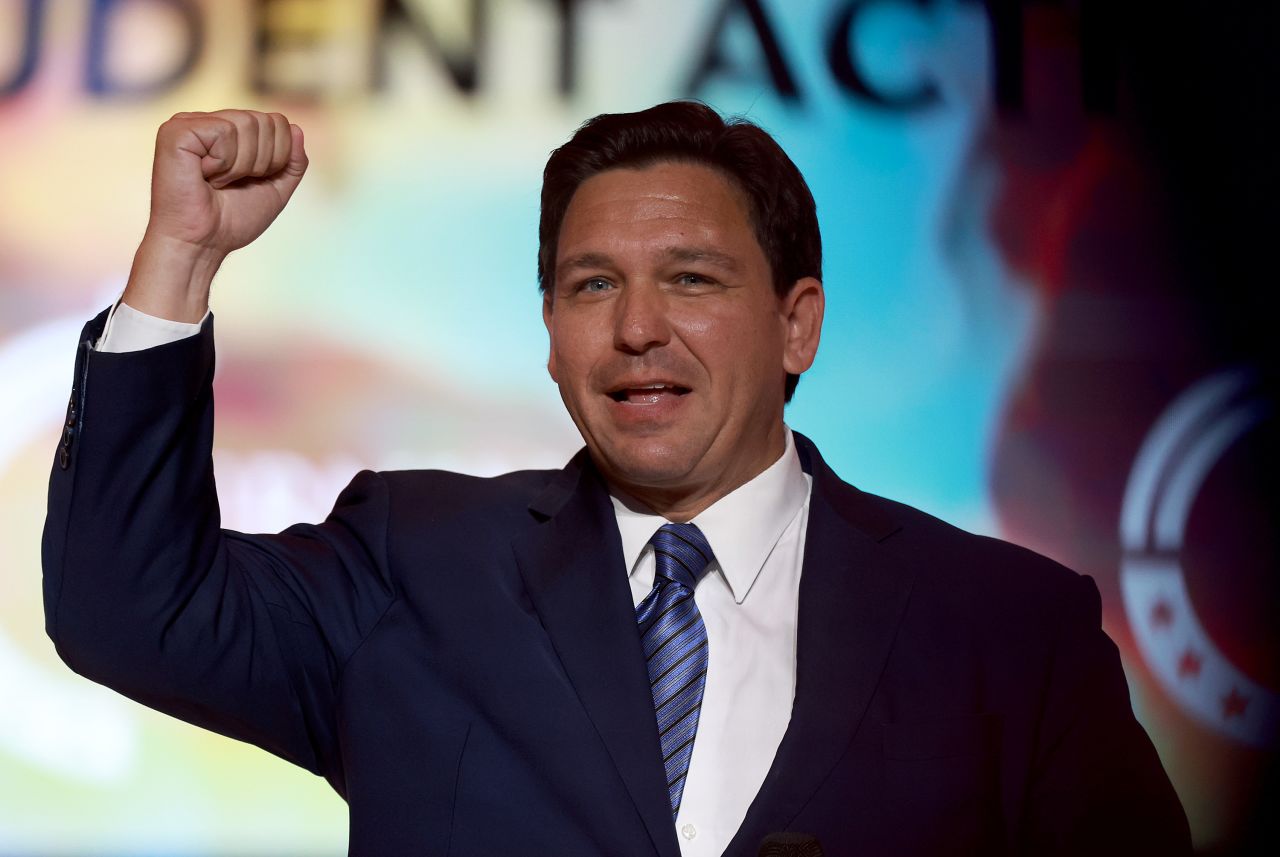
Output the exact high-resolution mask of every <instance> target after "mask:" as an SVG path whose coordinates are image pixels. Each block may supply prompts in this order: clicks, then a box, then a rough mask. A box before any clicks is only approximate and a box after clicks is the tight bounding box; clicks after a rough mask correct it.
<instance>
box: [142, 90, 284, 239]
mask: <svg viewBox="0 0 1280 857" xmlns="http://www.w3.org/2000/svg"><path fill="white" fill-rule="evenodd" d="M306 169H307V155H306V152H305V151H304V150H303V145H302V129H301V128H299V127H298V126H296V125H290V124H289V120H287V119H285V118H284V116H281V115H280V114H279V113H259V112H256V111H253V110H219V111H217V112H216V113H178V114H176V115H175V116H174V117H173V118H172V119H170V120H169V121H168V122H165V123H164V124H163V125H161V126H160V131H159V133H158V134H157V135H156V153H155V163H154V167H153V171H152V175H151V220H150V222H149V223H148V225H147V234H148V237H161V236H162V237H164V238H168V239H172V240H174V241H179V242H183V243H187V244H190V245H192V246H193V247H196V248H200V249H201V250H204V251H208V252H212V253H215V254H218V255H220V256H225V255H226V254H227V253H230V252H231V251H232V250H238V249H239V248H241V247H243V246H245V245H246V244H248V243H250V242H251V241H253V240H254V239H255V238H257V237H258V236H259V235H261V234H262V233H263V231H264V230H265V229H266V228H267V227H268V226H270V225H271V222H272V221H273V220H275V218H276V215H278V214H279V213H280V211H281V210H282V209H283V208H284V206H285V204H286V203H287V202H288V201H289V197H290V196H292V195H293V191H294V190H295V189H296V188H297V187H298V182H300V181H301V180H302V174H303V173H304V172H305V171H306Z"/></svg>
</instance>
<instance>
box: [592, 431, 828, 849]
mask: <svg viewBox="0 0 1280 857" xmlns="http://www.w3.org/2000/svg"><path fill="white" fill-rule="evenodd" d="M786 438H787V446H786V449H785V450H784V451H783V453H782V457H781V458H779V459H778V460H777V461H776V462H774V463H773V464H772V465H771V466H770V467H769V468H768V469H767V470H765V471H764V472H763V473H761V474H760V475H759V476H757V477H756V478H755V479H752V480H751V481H750V482H748V483H746V484H745V485H743V486H741V487H739V488H738V489H737V490H735V491H734V492H733V493H731V494H728V495H726V496H724V497H722V498H720V499H719V500H718V501H716V503H714V504H713V505H712V506H711V507H710V508H708V509H706V510H704V511H703V512H702V513H701V514H700V515H698V516H697V517H696V518H694V519H693V523H695V524H697V525H698V529H700V530H702V534H703V535H704V536H706V537H707V543H708V544H709V545H711V550H712V552H713V553H714V554H715V557H716V558H715V562H713V563H712V564H711V567H710V569H709V570H708V572H707V574H706V575H705V576H704V577H703V578H702V580H700V581H698V588H697V590H696V591H695V592H694V600H695V601H696V602H697V604H698V612H700V613H701V614H702V621H703V622H704V623H705V624H706V626H707V685H706V689H705V691H704V692H703V697H702V710H701V711H700V712H699V714H698V732H697V737H695V738H694V741H693V758H692V759H691V760H690V762H689V775H688V778H687V779H686V780H685V785H684V795H683V797H682V798H681V801H680V814H679V816H678V817H677V818H676V835H677V837H678V838H679V840H680V853H681V855H683V857H718V855H719V854H720V853H721V852H722V851H724V849H725V846H727V845H728V844H729V841H730V840H731V839H733V835H734V834H735V833H737V831H738V827H739V826H740V825H741V824H742V819H743V818H744V817H745V816H746V814H747V808H748V807H749V806H750V805H751V801H752V800H753V799H754V798H755V796H756V792H758V791H759V790H760V784H761V783H763V782H764V777H765V774H767V773H768V772H769V766H770V765H771V764H773V757H774V755H775V754H776V753H777V751H778V744H779V743H781V741H782V734H783V733H784V732H786V730H787V724H788V723H789V722H790V721H791V703H792V701H793V700H794V698H795V688H796V619H797V613H798V608H799V594H800V566H801V563H802V561H803V558H804V536H805V525H806V524H807V523H808V520H809V493H810V490H811V487H812V480H811V479H810V477H809V476H808V474H806V473H805V472H804V471H803V470H801V468H800V458H799V456H797V455H796V450H795V442H794V441H793V440H792V439H791V431H790V429H788V430H787V432H786ZM613 509H614V513H615V514H616V515H617V518H618V532H619V533H620V534H621V536H622V555H623V558H624V560H625V561H626V563H627V568H628V569H629V570H630V575H631V578H630V580H631V599H632V601H633V602H634V603H635V604H636V605H637V606H639V604H640V602H641V601H642V600H643V599H644V597H645V596H646V595H648V594H649V590H651V589H652V588H653V578H654V574H655V564H654V559H653V548H652V547H650V546H649V544H648V542H649V539H650V538H651V537H652V536H653V534H654V532H655V531H656V530H657V529H658V528H659V527H661V526H662V525H663V524H665V523H666V519H664V518H662V517H661V516H659V515H654V514H652V513H650V512H648V511H638V510H635V509H631V508H628V507H627V505H626V504H625V502H624V501H623V499H621V498H619V497H616V496H615V497H614V498H613Z"/></svg>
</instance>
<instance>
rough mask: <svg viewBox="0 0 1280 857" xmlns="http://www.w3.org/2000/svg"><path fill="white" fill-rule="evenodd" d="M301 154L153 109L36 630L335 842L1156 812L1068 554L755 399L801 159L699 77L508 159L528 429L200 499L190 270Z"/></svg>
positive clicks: (1125, 818) (800, 267) (294, 141)
mask: <svg viewBox="0 0 1280 857" xmlns="http://www.w3.org/2000/svg"><path fill="white" fill-rule="evenodd" d="M305 168H306V156H305V154H304V151H303V139H302V133H301V131H300V130H299V129H298V128H296V127H295V126H291V125H289V124H288V122H287V121H286V120H285V119H284V118H283V117H281V116H279V115H275V114H272V115H263V114H257V113H252V112H246V111H222V112H219V113H215V114H179V115H178V116H175V117H174V118H173V119H172V120H170V121H169V122H167V123H165V125H164V126H162V128H161V129H160V132H159V135H158V139H157V146H156V158H155V172H154V177H153V187H152V214H151V220H150V223H149V225H148V229H147V233H146V236H145V237H144V240H143V242H142V245H141V246H140V248H139V251H138V254H137V256H136V259H135V264H134V269H133V272H132V274H131V277H130V280H129V284H128V286H127V288H126V290H125V293H124V296H123V298H122V301H121V303H120V304H119V305H118V307H117V308H116V309H115V311H114V313H113V314H112V315H111V317H110V320H109V321H108V313H105V312H104V313H103V314H102V315H100V316H99V317H98V318H97V319H95V320H94V321H93V322H91V323H90V324H89V325H88V327H87V328H86V330H85V335H84V337H83V345H84V347H83V348H82V350H81V352H80V355H79V359H78V361H77V369H76V381H75V386H74V389H73V392H72V397H71V404H70V408H69V413H68V419H67V429H66V431H65V434H64V438H63V442H62V445H61V447H60V449H59V456H58V460H57V462H56V463H55V466H54V470H53V476H52V482H51V489H50V501H49V502H50V505H49V517H48V520H47V523H46V529H45V554H44V563H45V572H46V610H47V616H48V630H49V633H50V636H51V637H52V638H53V639H54V641H55V643H56V644H57V646H58V650H59V652H60V653H61V654H62V656H63V658H64V659H66V661H67V662H68V663H69V664H70V665H71V666H72V667H73V668H74V669H76V670H77V671H79V672H82V673H83V674H85V675H87V676H89V677H91V678H93V679H95V680H97V681H101V682H103V683H105V684H109V685H111V686H112V687H115V688H117V689H118V690H120V691H121V692H123V693H126V694H128V695H130V696H132V697H134V698H136V699H138V700H140V701H142V702H144V703H146V704H148V705H152V706H154V707H156V708H160V709H161V710H164V711H167V712H169V713H171V714H174V715H176V716H178V717H182V718H184V719H187V720H189V721H191V722H193V723H197V724H199V725H202V726H205V727H207V728H210V729H214V730H217V731H220V732H222V733H224V734H228V735H231V736H233V737H236V738H239V739H242V740H246V741H250V742H253V743H255V744H258V745H259V746H262V747H264V748H266V749H268V750H270V751H271V752H274V753H277V754H279V755H281V756H283V757H284V758H286V759H289V760H291V761H293V762H295V763H297V764H299V765H301V766H303V767H305V768H307V769H309V770H311V771H314V772H316V773H318V774H321V775H323V776H325V777H326V778H327V779H328V780H329V781H330V782H331V783H332V784H333V786H334V788H335V789H337V790H338V791H339V792H340V793H341V794H342V795H343V796H344V797H345V798H346V799H347V801H348V802H349V805H350V812H351V844H350V848H351V853H352V854H354V855H400V854H416V853H439V854H445V853H451V854H463V855H473V854H493V855H500V854H584V855H585V854H606V855H653V854H659V855H664V856H665V857H674V855H676V854H683V855H703V854H708V855H710V854H720V853H725V854H730V855H749V854H754V853H756V850H757V848H758V847H759V844H760V842H761V840H762V839H763V838H764V837H766V836H767V835H769V834H771V833H775V832H779V831H792V832H798V833H803V834H807V835H810V836H813V837H816V838H817V840H819V841H820V842H821V843H822V845H823V847H824V848H825V849H826V853H828V854H833V855H842V854H859V855H861V854H993V853H1018V854H1048V853H1072V854H1076V853H1078V854H1098V853H1121V852H1124V853H1129V852H1131V851H1141V852H1142V853H1161V854H1171V853H1185V852H1186V851H1188V850H1189V844H1188V833H1187V826H1186V820H1185V818H1184V817H1183V814H1182V811H1181V808H1180V807H1179V805H1178V802H1177V798H1176V796H1175V795H1174V794H1173V791H1172V789H1171V787H1170V785H1169V782H1168V780H1167V778H1166V777H1165V775H1164V773H1163V771H1162V770H1161V768H1160V764H1159V761H1158V759H1157V758H1156V756H1155V753H1154V750H1153V749H1152V747H1151V745H1150V742H1149V741H1148V740H1147V738H1146V735H1145V734H1144V733H1143V731H1142V729H1141V727H1140V726H1139V725H1138V724H1137V722H1136V721H1135V720H1134V718H1133V716H1132V713H1131V711H1130V707H1129V701H1128V693H1127V688H1126V685H1125V682H1124V676H1123V674H1122V672H1121V669H1120V663H1119V659H1118V657H1117V654H1116V651H1115V648H1114V646H1112V644H1111V642H1110V641H1109V640H1108V639H1107V638H1106V637H1105V635H1104V634H1103V633H1102V631H1101V629H1100V626H1099V604H1098V597H1097V592H1096V589H1094V587H1093V585H1092V583H1091V582H1090V581H1088V580H1087V579H1083V578H1079V577H1077V576H1075V575H1073V574H1072V573H1071V572H1068V571H1066V570H1064V569H1062V568H1060V567H1058V566H1055V565H1054V564H1052V563H1050V562H1049V561H1047V560H1044V559H1042V558H1040V557H1037V556H1035V555H1032V554H1030V553H1028V552H1026V551H1023V550H1020V549H1018V548H1015V547H1013V546H1010V545H1007V544H1003V543H1000V542H997V541H994V540H990V539H984V538H978V537H975V536H971V535H968V534H966V533H963V532H960V531H958V530H955V529H953V528H951V527H949V526H947V525H945V524H943V523H941V522H939V521H937V520H935V519H932V518H929V517H928V516H926V515H924V514H922V513H920V512H917V511H914V510H912V509H909V508H906V507H904V506H901V505H898V504H895V503H891V502H889V501H886V500H882V499H879V498H875V497H871V496H869V495H866V494H863V493H861V492H859V491H858V490H857V489H855V488H853V487H852V486H850V485H847V484H845V483H844V482H842V481H840V480H839V479H838V478H837V477H836V476H835V475H834V474H833V473H832V472H831V471H830V470H829V469H828V468H827V467H826V465H825V464H824V463H823V461H822V458H821V456H820V455H819V454H818V451H817V449H816V448H815V447H814V446H813V444H812V443H810V442H809V441H808V440H806V439H804V438H803V437H801V436H800V435H798V434H793V433H791V432H790V431H789V430H788V429H787V428H786V427H785V425H784V424H783V421H782V415H783V405H784V402H785V401H786V400H787V399H788V398H789V397H790V395H791V393H792V392H793V391H794V389H795V384H796V380H797V378H798V376H799V375H800V374H801V373H803V372H804V371H805V370H806V369H808V368H809V366H810V364H811V363H812V361H813V359H814V354H815V352H816V349H817V345H818V339H819V334H820V330H821V322H822V314H823V305H824V304H823V286H822V282H821V249H820V241H819V236H818V228H817V219H816V215H815V213H814V206H813V200H812V196H811V195H810V194H809V191H808V188H807V187H806V186H805V184H804V180H803V178H802V177H801V176H800V174H799V172H798V171H797V170H796V168H795V166H794V165H793V164H792V163H791V161H790V160H789V159H788V158H787V157H786V155H785V154H784V153H783V152H782V151H781V149H779V148H778V146H777V144H776V143H774V142H773V140H772V139H771V138H769V137H768V135H767V134H765V133H764V132H763V131H761V130H760V129H758V128H756V127H755V126H753V125H751V124H749V123H745V122H732V123H728V124H726V123H725V122H724V121H723V120H721V119H720V117H719V116H717V115H716V114H715V113H714V112H713V111H711V110H710V109H708V108H706V107H703V106H701V105H696V104H688V103H675V104H666V105H659V106H658V107H655V108H652V109H650V110H648V111H643V112H641V113H636V114H622V115H612V116H610V115H606V116H602V117H597V118H596V119H595V120H592V121H591V122H588V123H587V124H586V125H584V126H583V127H582V128H581V129H579V131H578V133H577V134H576V135H575V136H574V138H573V139H572V140H571V141H570V142H569V143H567V144H566V145H565V146H564V147H562V148H561V149H559V150H557V151H556V152H555V153H553V155H552V157H551V159H550V161H549V163H548V165H547V169H546V173H545V176H544V185H543V207H542V220H541V225H540V236H541V247H540V251H539V278H540V282H541V284H542V286H543V289H544V295H545V298H544V302H543V319H544V321H545V323H546V326H547V330H548V333H549V336H550V344H551V351H550V359H549V361H548V369H549V370H550V372H551V375H552V377H553V378H554V379H555V381H556V383H557V384H558V385H559V388H560V392H561V395H562V397H563V399H564V402H565V406H566V407H567V408H568V410H569V413H570V414H571V416H572V417H573V419H574V421H575V423H576V424H577V426H578V428H579V429H580V431H581V432H582V435H583V438H584V440H585V441H586V449H585V450H584V451H583V452H582V453H580V454H579V455H578V456H577V457H575V458H574V459H573V461H571V462H570V463H569V464H568V466H567V467H566V468H565V469H564V470H561V471H554V472H520V473H512V474H507V475H505V476H502V477H498V478H495V479H475V478H471V477H466V476H461V475H457V474H450V473H438V472H437V473H432V472H420V471H406V472H388V473H381V474H375V473H370V472H363V473H361V474H359V475H357V476H356V478H355V479H354V480H353V481H352V483H351V485H350V486H348V488H347V489H346V490H345V491H344V492H343V493H342V495H341V496H340V497H339V498H338V501H337V505H336V506H335V508H334V511H333V513H332V514H331V515H330V517H329V519H328V520H327V521H326V522H325V523H324V524H321V525H318V526H302V525H300V526H296V527H293V528H290V529H289V530H286V531H285V532H283V533H281V534H279V535H276V536H247V535H244V534H240V533H234V532H229V531H220V530H219V528H218V514H217V499H216V496H215V491H214V485H213V479H212V469H211V466H210V463H209V455H210V449H211V446H212V398H211V393H210V378H211V375H212V366H213V339H212V319H211V318H209V317H207V302H208V293H209V283H210V281H211V279H212V276H213V273H214V272H215V271H216V270H217V268H218V265H219V264H220V263H221V261H222V259H223V258H224V257H225V255H226V254H227V253H228V252H231V251H232V250H234V249H237V248H239V247H241V246H244V245H245V244H248V243H249V242H250V241H252V240H253V239H254V238H256V237H257V236H258V235H259V234H261V233H262V231H263V230H264V229H266V227H267V226H268V225H269V224H270V223H271V221H272V220H273V219H274V218H275V216H276V215H277V214H279V212H280V210H281V209H282V208H283V207H284V205H285V204H286V203H287V201H288V199H289V196H290V195H291V194H292V192H293V190H294V189H295V188H296V187H297V184H298V182H299V181H300V180H301V178H302V175H303V172H304V171H305ZM104 328H109V329H108V330H106V332H105V335H104Z"/></svg>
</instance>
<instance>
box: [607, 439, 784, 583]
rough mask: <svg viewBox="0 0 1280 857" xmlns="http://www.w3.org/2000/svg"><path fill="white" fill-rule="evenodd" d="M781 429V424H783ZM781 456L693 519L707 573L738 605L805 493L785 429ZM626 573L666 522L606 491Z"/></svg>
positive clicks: (630, 570) (632, 572) (758, 573)
mask: <svg viewBox="0 0 1280 857" xmlns="http://www.w3.org/2000/svg"><path fill="white" fill-rule="evenodd" d="M784 428H785V427H784ZM785 435H786V448H785V449H783V451H782V455H781V457H779V458H778V460H777V461H775V462H774V463H773V464H771V465H769V467H767V468H766V469H765V470H764V471H763V472H761V473H760V474H759V475H758V476H756V477H755V478H754V479H752V480H750V481H749V482H746V483H744V484H743V485H740V486H739V487H738V488H736V489H734V490H733V491H732V492H730V493H729V494H726V495H725V496H723V497H721V498H720V499H719V500H717V501H716V502H715V503H713V504H711V505H710V506H709V507H707V508H706V509H704V510H703V511H702V513H701V514H699V515H698V516H697V517H695V518H694V519H693V523H695V524H697V525H698V528H699V529H700V530H702V534H703V535H704V536H706V537H707V543H708V544H710V545H711V550H712V551H713V552H714V553H715V555H716V561H715V563H713V564H712V569H711V570H712V571H715V570H716V569H717V568H718V569H719V571H720V574H721V576H722V577H723V579H724V581H725V583H726V584H728V586H729V590H730V591H731V592H732V593H733V600H734V601H736V602H737V603H739V604H741V603H742V601H743V599H745V598H746V597H747V593H748V592H749V591H750V590H751V586H752V585H753V584H754V583H755V581H756V578H757V577H758V576H759V575H760V569H762V568H763V567H764V563H765V560H767V559H768V558H769V554H770V553H772V552H773V548H774V546H775V545H776V544H777V543H778V539H779V538H781V537H782V533H783V531H784V530H786V528H787V525H788V524H790V523H791V521H792V520H793V519H794V518H795V516H796V514H797V513H798V512H799V511H800V509H801V508H802V507H803V506H804V504H805V501H806V500H807V499H808V497H809V480H808V478H807V477H806V476H805V474H804V471H803V470H802V469H801V467H800V457H799V456H798V455H797V454H796V447H795V441H794V440H793V439H792V437H791V429H789V428H786V429H785ZM610 497H611V499H612V500H613V510H614V514H615V515H616V516H617V520H618V533H619V535H620V536H621V537H622V557H623V560H624V561H625V562H626V564H627V573H628V574H629V575H631V574H635V573H636V569H637V568H638V567H639V565H640V559H641V557H642V556H643V555H644V551H645V548H646V547H647V546H648V544H649V539H651V538H652V537H653V534H654V532H655V531H656V530H657V529H658V528H659V527H661V526H662V525H663V524H665V523H666V520H665V519H664V518H663V517H662V516H661V515H655V514H653V513H652V512H650V511H649V510H648V509H645V508H642V507H640V506H639V504H636V503H635V502H634V501H631V503H630V505H628V504H627V503H624V502H623V501H622V500H621V499H620V498H619V497H618V495H617V494H616V493H611V494H610Z"/></svg>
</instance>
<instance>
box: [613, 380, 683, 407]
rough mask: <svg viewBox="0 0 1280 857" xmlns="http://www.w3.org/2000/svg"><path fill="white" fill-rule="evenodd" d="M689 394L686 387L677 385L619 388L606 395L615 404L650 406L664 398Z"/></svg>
mask: <svg viewBox="0 0 1280 857" xmlns="http://www.w3.org/2000/svg"><path fill="white" fill-rule="evenodd" d="M689 392H691V391H690V390H689V388H688V387H682V386H680V385H679V384H644V385H641V386H636V387H619V388H618V389H616V390H610V391H609V392H608V393H607V394H606V395H608V396H609V398H611V399H613V400H614V401H615V402H621V403H625V404H631V405H651V404H656V403H657V402H660V401H662V399H663V397H665V396H684V395H686V394H688V393H689Z"/></svg>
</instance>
